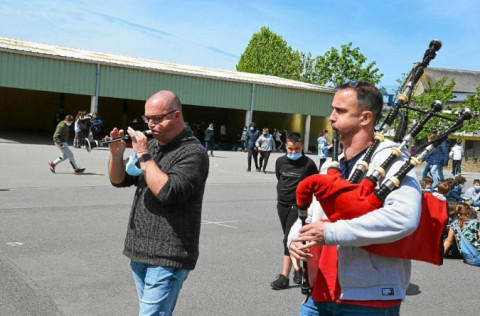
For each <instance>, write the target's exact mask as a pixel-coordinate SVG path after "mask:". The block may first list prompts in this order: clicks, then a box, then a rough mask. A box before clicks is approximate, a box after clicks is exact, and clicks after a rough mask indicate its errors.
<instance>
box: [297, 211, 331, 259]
mask: <svg viewBox="0 0 480 316" xmlns="http://www.w3.org/2000/svg"><path fill="white" fill-rule="evenodd" d="M324 226H325V223H324V222H323V221H318V222H315V223H311V224H308V225H305V226H302V228H300V230H299V235H298V236H297V237H295V238H293V240H292V243H291V244H290V249H289V250H290V255H291V256H293V257H294V258H295V259H297V260H303V261H310V260H312V258H313V255H312V253H311V251H310V248H311V247H313V246H322V245H324V244H325V234H324V230H323V228H324Z"/></svg>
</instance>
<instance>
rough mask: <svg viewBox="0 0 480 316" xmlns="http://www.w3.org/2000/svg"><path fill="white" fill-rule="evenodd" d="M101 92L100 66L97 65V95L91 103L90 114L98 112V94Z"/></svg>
mask: <svg viewBox="0 0 480 316" xmlns="http://www.w3.org/2000/svg"><path fill="white" fill-rule="evenodd" d="M99 90H100V64H97V76H96V78H95V95H94V96H92V100H91V101H90V113H93V112H98V93H99Z"/></svg>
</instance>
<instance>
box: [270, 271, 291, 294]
mask: <svg viewBox="0 0 480 316" xmlns="http://www.w3.org/2000/svg"><path fill="white" fill-rule="evenodd" d="M289 283H290V281H289V280H288V278H287V277H286V276H284V275H283V274H279V275H278V276H277V279H276V280H275V281H273V282H272V283H270V286H271V287H272V289H274V290H284V289H288V285H289Z"/></svg>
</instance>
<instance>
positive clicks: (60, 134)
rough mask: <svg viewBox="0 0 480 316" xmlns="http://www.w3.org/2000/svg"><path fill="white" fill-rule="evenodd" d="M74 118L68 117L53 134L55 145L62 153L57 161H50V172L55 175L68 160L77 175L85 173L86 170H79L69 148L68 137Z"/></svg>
mask: <svg viewBox="0 0 480 316" xmlns="http://www.w3.org/2000/svg"><path fill="white" fill-rule="evenodd" d="M73 121H74V118H73V116H72V115H67V116H66V117H65V120H63V121H61V122H60V123H58V125H57V128H56V129H55V133H54V134H53V143H54V144H55V146H57V148H58V149H60V151H61V152H62V155H61V156H59V157H58V158H57V159H55V160H52V161H49V162H48V166H49V167H50V171H51V172H52V173H55V167H56V166H57V165H58V164H59V163H61V162H62V161H64V160H66V159H68V160H69V161H70V165H71V166H72V168H73V172H74V173H75V174H80V173H82V172H84V171H85V168H79V167H78V165H77V163H76V162H75V156H74V155H73V152H72V151H71V150H70V147H69V146H68V137H69V135H70V126H71V125H72V123H73Z"/></svg>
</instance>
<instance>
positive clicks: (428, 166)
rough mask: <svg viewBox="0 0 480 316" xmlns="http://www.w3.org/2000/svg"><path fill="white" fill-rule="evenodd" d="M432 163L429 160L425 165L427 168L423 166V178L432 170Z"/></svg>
mask: <svg viewBox="0 0 480 316" xmlns="http://www.w3.org/2000/svg"><path fill="white" fill-rule="evenodd" d="M431 165H432V163H431V162H429V161H427V164H426V165H425V168H423V172H422V179H423V178H425V177H426V176H427V175H428V173H429V172H430V166H431Z"/></svg>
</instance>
